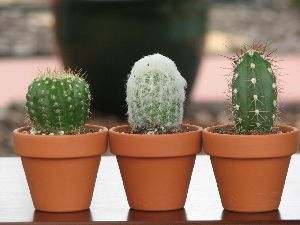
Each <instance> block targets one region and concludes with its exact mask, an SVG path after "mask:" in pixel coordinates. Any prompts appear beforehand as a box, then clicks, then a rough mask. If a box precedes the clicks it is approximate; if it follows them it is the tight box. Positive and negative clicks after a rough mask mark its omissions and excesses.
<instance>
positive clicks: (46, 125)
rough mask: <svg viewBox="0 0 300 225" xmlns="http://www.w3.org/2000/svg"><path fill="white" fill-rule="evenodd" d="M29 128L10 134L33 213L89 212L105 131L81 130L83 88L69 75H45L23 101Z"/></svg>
mask: <svg viewBox="0 0 300 225" xmlns="http://www.w3.org/2000/svg"><path fill="white" fill-rule="evenodd" d="M26 99H27V102H26V112H27V116H28V119H29V121H30V124H31V126H28V127H22V128H19V129H16V130H14V132H13V139H14V147H15V152H16V154H17V155H19V156H21V158H22V164H23V167H24V170H25V174H26V178H27V182H28V185H29V189H30V192H31V197H32V200H33V204H34V207H35V208H36V209H38V210H41V211H48V212H72V211H80V210H84V209H87V208H89V206H90V203H91V199H92V195H93V189H94V185H95V181H96V177H97V172H98V167H99V163H100V157H101V154H102V153H104V152H105V151H106V147H107V133H108V131H107V129H106V128H104V127H100V126H95V125H85V122H86V120H87V118H88V116H89V107H90V101H91V94H90V90H89V85H88V84H87V83H86V81H85V80H84V79H83V78H82V76H80V74H77V73H75V72H72V71H61V72H58V71H50V70H48V71H46V72H45V73H43V74H42V75H41V76H39V77H38V78H36V79H34V80H33V82H32V83H31V84H30V86H29V87H28V92H27V95H26Z"/></svg>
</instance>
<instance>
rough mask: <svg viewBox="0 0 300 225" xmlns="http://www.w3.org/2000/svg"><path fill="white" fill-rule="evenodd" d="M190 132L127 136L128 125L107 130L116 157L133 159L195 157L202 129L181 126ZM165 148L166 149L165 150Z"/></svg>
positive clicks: (187, 125) (198, 148)
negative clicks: (122, 131)
mask: <svg viewBox="0 0 300 225" xmlns="http://www.w3.org/2000/svg"><path fill="white" fill-rule="evenodd" d="M182 126H184V127H189V128H191V131H188V132H182V133H174V134H157V135H148V134H129V133H121V132H120V131H121V130H129V129H131V128H130V125H122V126H116V127H112V128H111V129H110V130H109V143H110V150H111V152H112V153H113V154H115V155H117V156H125V157H135V158H162V157H180V156H189V155H195V154H197V153H199V152H200V151H201V139H202V138H201V136H202V135H201V133H202V128H201V127H199V126H196V125H190V124H182ZM166 146H167V148H166Z"/></svg>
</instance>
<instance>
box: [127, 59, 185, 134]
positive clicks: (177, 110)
mask: <svg viewBox="0 0 300 225" xmlns="http://www.w3.org/2000/svg"><path fill="white" fill-rule="evenodd" d="M185 88H186V81H185V79H184V78H183V77H182V76H181V74H180V73H179V71H178V69H177V67H176V65H175V63H174V62H173V61H172V60H170V59H169V58H167V57H165V56H163V55H160V54H154V55H149V56H146V57H144V58H142V59H140V60H139V61H137V62H136V63H135V64H134V66H133V68H132V70H131V73H130V75H129V79H128V82H127V98H126V101H127V104H128V121H129V123H130V125H131V127H132V129H133V132H134V133H147V134H157V133H174V132H178V131H179V130H180V128H181V124H182V119H183V104H184V100H185Z"/></svg>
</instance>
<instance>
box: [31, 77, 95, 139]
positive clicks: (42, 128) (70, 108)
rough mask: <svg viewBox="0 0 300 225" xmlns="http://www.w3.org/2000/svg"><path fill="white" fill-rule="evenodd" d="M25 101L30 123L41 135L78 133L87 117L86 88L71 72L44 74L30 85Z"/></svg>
mask: <svg viewBox="0 0 300 225" xmlns="http://www.w3.org/2000/svg"><path fill="white" fill-rule="evenodd" d="M26 99H27V102H26V112H27V115H28V117H29V120H30V123H31V125H32V126H33V127H34V128H35V129H36V130H37V131H39V132H42V133H54V134H72V133H78V132H80V130H81V128H82V127H83V126H84V124H85V122H86V120H87V118H88V116H89V109H90V101H91V94H90V90H89V85H88V84H87V83H86V81H85V80H84V79H83V78H82V77H80V74H77V73H74V72H72V71H61V72H57V71H46V72H45V73H44V74H42V75H41V76H39V77H38V78H36V79H34V80H33V81H32V83H31V84H30V86H29V87H28V92H27V95H26Z"/></svg>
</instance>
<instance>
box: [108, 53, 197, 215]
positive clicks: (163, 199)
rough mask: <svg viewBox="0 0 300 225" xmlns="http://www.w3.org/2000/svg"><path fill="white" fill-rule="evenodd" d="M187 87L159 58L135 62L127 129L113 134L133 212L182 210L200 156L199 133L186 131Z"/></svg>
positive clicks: (173, 67)
mask: <svg viewBox="0 0 300 225" xmlns="http://www.w3.org/2000/svg"><path fill="white" fill-rule="evenodd" d="M185 87H186V81H185V79H184V78H183V77H182V76H181V75H180V73H179V71H178V70H177V67H176V65H175V64H174V62H173V61H172V60H170V59H169V58H167V57H165V56H162V55H160V54H154V55H150V56H146V57H144V58H142V59H140V60H139V61H137V62H136V63H135V64H134V66H133V68H132V70H131V73H130V75H129V79H128V82H127V98H126V101H127V104H128V120H129V124H130V126H129V125H125V126H118V127H114V128H112V129H110V131H109V138H110V148H111V151H112V153H114V154H115V155H116V156H117V160H118V164H119V168H120V172H121V175H122V179H123V184H124V187H125V191H126V194H127V199H128V203H129V205H130V207H131V208H133V209H138V210H146V211H165V210H175V209H179V208H183V207H184V204H185V200H186V195H187V191H188V187H189V182H190V178H191V174H192V170H193V167H194V162H195V158H196V154H197V153H198V152H200V150H201V128H200V127H198V126H194V125H186V124H185V125H182V119H183V104H184V100H185Z"/></svg>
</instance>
